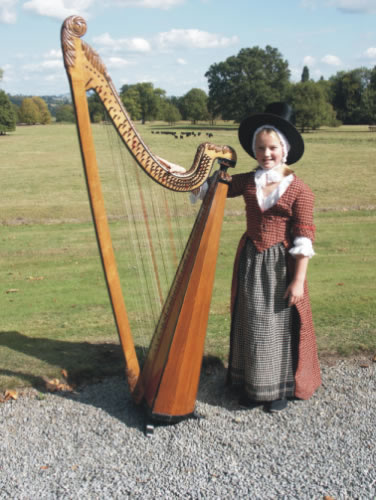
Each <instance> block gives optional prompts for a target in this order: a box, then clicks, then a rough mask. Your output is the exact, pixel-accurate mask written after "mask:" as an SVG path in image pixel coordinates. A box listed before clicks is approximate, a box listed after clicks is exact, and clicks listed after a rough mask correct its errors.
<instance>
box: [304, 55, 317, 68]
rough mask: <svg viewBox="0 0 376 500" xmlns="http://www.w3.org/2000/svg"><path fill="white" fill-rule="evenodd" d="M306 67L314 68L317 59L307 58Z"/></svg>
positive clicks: (305, 58) (305, 60) (305, 59)
mask: <svg viewBox="0 0 376 500" xmlns="http://www.w3.org/2000/svg"><path fill="white" fill-rule="evenodd" d="M303 64H304V66H314V65H315V64H316V59H315V58H314V57H312V56H305V57H304V58H303Z"/></svg>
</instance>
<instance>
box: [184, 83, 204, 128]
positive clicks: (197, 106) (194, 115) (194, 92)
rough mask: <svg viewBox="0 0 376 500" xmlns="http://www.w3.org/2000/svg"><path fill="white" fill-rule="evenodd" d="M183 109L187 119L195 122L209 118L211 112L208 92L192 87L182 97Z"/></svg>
mask: <svg viewBox="0 0 376 500" xmlns="http://www.w3.org/2000/svg"><path fill="white" fill-rule="evenodd" d="M181 109H182V112H183V118H184V119H185V120H192V122H193V123H196V121H198V120H207V119H208V118H209V112H208V96H207V95H206V92H204V91H203V90H201V89H191V90H190V91H189V92H187V93H186V94H185V95H184V96H183V97H182V101H181Z"/></svg>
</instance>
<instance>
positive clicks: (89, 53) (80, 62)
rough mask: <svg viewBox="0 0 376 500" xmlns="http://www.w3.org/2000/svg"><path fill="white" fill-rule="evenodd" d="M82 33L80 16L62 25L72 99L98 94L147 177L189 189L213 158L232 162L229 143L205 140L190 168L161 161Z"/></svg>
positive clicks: (202, 177)
mask: <svg viewBox="0 0 376 500" xmlns="http://www.w3.org/2000/svg"><path fill="white" fill-rule="evenodd" d="M85 33H86V22H85V20H84V19H83V18H81V17H79V16H71V17H69V18H68V19H66V21H65V22H64V24H63V27H62V35H61V38H62V48H63V55H64V64H65V67H66V70H67V73H68V75H69V78H70V84H71V90H72V94H73V98H74V99H75V100H76V99H82V94H83V93H86V92H87V91H89V90H94V91H95V92H96V93H97V94H98V96H99V98H100V100H101V101H102V103H103V105H104V107H105V109H106V110H107V112H108V115H109V117H110V119H111V121H112V122H113V124H114V126H115V128H116V130H117V132H118V133H119V135H120V137H121V139H122V140H123V142H124V144H125V145H126V146H127V148H128V149H129V151H130V153H131V154H132V156H133V157H134V159H135V160H136V162H137V163H138V164H139V165H140V167H141V168H143V169H144V170H145V172H146V173H147V174H148V175H149V176H150V177H152V178H153V179H154V180H155V181H156V182H158V183H159V184H161V185H163V186H164V187H166V188H168V189H171V190H173V191H192V190H193V189H195V188H197V187H199V186H200V185H201V184H203V182H204V181H205V180H206V178H207V177H208V176H209V173H210V170H211V168H212V165H213V162H214V161H215V160H217V159H219V160H221V159H224V160H227V161H230V162H234V163H235V161H236V154H235V151H234V150H233V149H232V148H230V147H229V146H216V145H213V144H210V143H204V144H201V145H200V146H199V147H198V149H197V152H196V155H195V158H194V161H193V164H192V166H191V168H190V169H189V170H185V169H184V168H182V167H180V168H179V170H180V171H179V172H173V170H174V169H173V168H172V167H170V166H169V162H167V161H163V160H162V161H161V159H159V158H158V157H157V156H156V155H155V154H153V153H152V152H151V151H150V149H149V148H148V147H147V146H146V144H145V143H144V141H143V140H142V138H141V136H140V135H139V133H138V132H137V130H136V129H135V127H134V125H133V123H132V121H131V119H130V117H129V115H128V113H127V111H126V110H125V108H124V106H123V104H122V102H121V99H120V97H119V95H118V93H117V91H116V89H115V86H114V84H113V82H112V80H111V78H110V76H109V75H108V73H107V70H106V68H105V65H104V64H103V62H102V60H101V59H100V57H99V55H98V54H97V53H96V52H95V51H94V50H93V49H92V48H91V47H90V46H89V45H88V44H87V43H85V42H84V41H82V40H81V37H82V36H83V35H84V34H85ZM76 107H77V106H76Z"/></svg>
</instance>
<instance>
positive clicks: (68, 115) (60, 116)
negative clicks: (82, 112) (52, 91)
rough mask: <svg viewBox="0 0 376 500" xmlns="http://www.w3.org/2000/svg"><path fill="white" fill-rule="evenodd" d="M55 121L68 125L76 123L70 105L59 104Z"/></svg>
mask: <svg viewBox="0 0 376 500" xmlns="http://www.w3.org/2000/svg"><path fill="white" fill-rule="evenodd" d="M56 121H57V122H68V123H74V122H75V121H76V117H75V114H74V109H73V106H72V104H61V105H60V106H58V107H57V108H56Z"/></svg>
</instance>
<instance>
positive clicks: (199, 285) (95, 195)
mask: <svg viewBox="0 0 376 500" xmlns="http://www.w3.org/2000/svg"><path fill="white" fill-rule="evenodd" d="M85 33H86V22H85V20H84V19H83V18H81V17H79V16H71V17H69V18H67V19H66V20H65V22H64V23H63V26H62V30H61V43H62V50H63V56H64V64H65V68H66V71H67V74H68V79H69V83H70V87H71V93H72V99H73V105H74V108H75V112H76V120H77V130H78V136H79V141H80V148H81V155H82V160H83V164H84V171H85V176H86V183H87V188H88V194H89V200H90V205H91V210H92V215H93V221H94V225H95V230H96V235H97V240H98V246H99V251H100V255H101V259H102V264H103V268H104V273H105V277H106V282H107V287H108V291H109V295H110V300H111V305H112V309H113V313H114V318H115V322H116V327H117V330H118V334H119V339H120V343H121V346H122V350H123V353H124V357H125V362H126V374H127V380H128V384H129V388H130V391H131V393H132V395H133V397H134V399H135V401H136V402H140V401H141V400H143V401H145V402H146V404H147V406H148V408H149V409H150V411H151V414H152V415H158V416H160V417H161V418H167V419H171V418H172V419H174V418H180V417H184V416H186V415H189V414H191V413H192V412H193V407H194V403H195V398H196V393H197V387H198V378H199V374H200V366H201V361H202V355H203V347H204V338H205V333H206V325H207V319H208V314H209V307H210V298H211V289H212V285H213V281H214V271H215V262H216V254H217V250H218V244H219V235H220V228H221V221H222V218H223V211H224V203H225V199H226V193H227V186H226V184H224V183H221V182H213V183H212V185H211V187H210V190H209V193H208V196H207V197H206V199H205V200H204V202H203V204H202V207H201V209H200V212H199V215H198V217H197V220H196V223H195V226H194V228H193V231H192V233H191V236H190V238H189V241H188V243H187V247H186V249H185V252H184V254H183V257H182V260H181V263H180V265H179V268H178V270H177V272H176V276H175V280H174V282H173V285H172V288H171V291H170V294H169V296H168V298H167V300H166V303H165V305H164V306H163V309H162V314H161V317H160V320H159V323H158V325H157V329H156V331H155V333H154V336H153V339H152V342H151V346H150V349H149V353H148V356H147V358H146V362H145V364H144V367H143V370H142V372H141V370H140V366H139V362H138V359H137V355H136V350H135V346H134V342H133V338H132V333H131V329H130V325H129V320H128V316H127V311H126V307H125V304H124V299H123V294H122V289H121V284H120V279H119V275H118V271H117V266H116V260H115V255H114V250H113V247H112V242H111V234H110V229H109V225H108V220H107V216H106V210H105V205H104V200H103V196H102V189H101V182H100V177H99V172H98V164H97V159H96V152H95V147H94V141H93V135H92V130H91V123H90V116H89V110H88V103H87V97H86V92H87V91H89V90H94V91H95V92H96V93H97V95H98V96H99V98H100V99H101V101H102V103H103V104H104V107H105V108H106V110H107V112H108V115H109V117H110V119H111V121H112V123H113V125H114V127H115V128H116V130H117V132H118V134H119V136H120V138H121V139H122V141H123V142H124V144H125V146H126V147H127V148H128V150H129V152H130V153H131V155H132V156H133V158H134V160H135V161H136V163H137V164H138V165H139V166H140V167H141V168H142V169H143V170H144V172H145V173H146V174H147V175H148V176H150V177H151V178H152V179H153V180H154V181H155V182H157V183H159V184H160V185H161V186H163V187H164V188H167V189H170V190H173V191H180V192H188V191H192V190H193V189H195V188H196V187H199V186H200V185H201V184H202V183H203V182H204V181H205V180H206V179H207V177H208V176H209V173H210V171H211V168H212V166H213V163H214V162H215V161H216V160H218V161H219V163H220V164H221V168H222V169H225V168H227V167H228V166H231V167H232V166H235V163H236V153H235V151H234V150H233V149H232V148H230V147H228V146H216V145H213V144H209V143H205V144H202V145H200V146H199V147H198V149H197V152H196V155H195V158H194V161H193V164H192V167H191V168H190V169H188V170H185V169H183V168H182V167H179V166H176V165H174V164H172V163H170V162H168V161H167V160H163V159H161V158H160V157H158V156H156V155H155V154H153V153H152V152H151V151H150V150H149V148H148V147H147V146H146V144H145V143H144V141H143V140H142V138H141V137H140V135H139V134H138V132H137V131H136V129H135V127H134V125H133V124H132V122H131V120H130V118H129V116H128V113H127V112H126V110H125V108H124V106H123V104H122V102H121V100H120V98H119V96H118V94H117V92H116V90H115V87H114V85H113V83H112V80H111V78H110V77H109V75H108V73H107V71H106V68H105V66H104V64H103V63H102V61H101V59H100V57H99V56H98V54H97V53H96V52H95V51H94V50H93V49H92V48H91V47H90V46H89V45H88V44H86V43H85V42H84V41H83V40H81V37H82V36H83V35H84V34H85ZM176 332H178V333H176Z"/></svg>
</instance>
